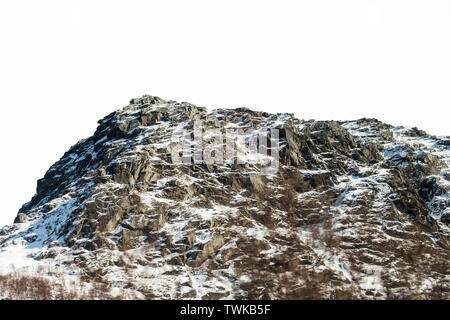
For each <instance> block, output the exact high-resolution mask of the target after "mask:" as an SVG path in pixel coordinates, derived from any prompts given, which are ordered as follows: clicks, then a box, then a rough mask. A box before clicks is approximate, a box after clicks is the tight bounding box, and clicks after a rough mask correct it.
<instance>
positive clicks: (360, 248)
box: [0, 96, 450, 299]
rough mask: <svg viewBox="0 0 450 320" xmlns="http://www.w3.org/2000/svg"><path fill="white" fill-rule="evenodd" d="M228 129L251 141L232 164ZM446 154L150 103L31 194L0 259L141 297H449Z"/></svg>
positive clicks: (400, 139)
mask: <svg viewBox="0 0 450 320" xmlns="http://www.w3.org/2000/svg"><path fill="white" fill-rule="evenodd" d="M196 126H197V127H198V126H201V127H200V129H199V131H198V132H197V131H196V128H197V127H196ZM228 130H235V132H238V131H239V130H241V131H239V132H241V133H242V134H241V136H242V139H237V140H233V141H232V144H231V146H232V147H233V149H232V150H236V152H235V153H233V154H232V156H231V157H227V155H228V154H227V151H228V150H231V149H228V148H229V146H230V145H227V143H228V140H229V139H228V137H229V136H228V135H227V132H229V131H228ZM236 130H237V131H236ZM271 130H272V131H271ZM198 133H200V134H201V135H202V140H201V141H200V145H199V146H200V147H201V149H202V150H203V160H205V159H206V155H205V150H208V148H211V147H210V144H209V143H210V141H213V140H214V139H216V140H217V139H219V141H220V143H219V144H218V145H219V148H215V149H211V152H210V154H209V155H210V156H211V157H212V156H213V155H214V156H213V157H215V159H217V158H218V157H219V155H220V156H222V157H223V158H224V161H221V162H220V161H219V162H217V161H216V162H214V163H205V161H200V162H196V161H195V160H196V153H195V149H193V147H192V145H193V144H195V143H196V142H195V141H196V140H195V139H196V135H197V134H198ZM275 133H276V135H278V137H277V136H276V135H275ZM261 134H262V135H267V136H268V142H267V146H264V145H263V147H265V149H259V148H260V147H261V145H262V143H263V142H262V141H263V140H261V139H260V137H261ZM258 135H259V136H258ZM255 137H259V138H255ZM252 139H256V140H257V141H258V143H257V144H256V145H255V146H256V147H257V148H258V150H266V151H267V150H268V153H267V154H265V155H262V154H260V153H258V152H256V153H255V150H253V149H251V147H250V146H251V144H250V145H248V143H249V141H253V140H252ZM216 140H214V141H216ZM186 141H187V143H188V151H189V152H191V151H192V153H188V154H187V156H186V155H185V154H184V153H183V154H181V153H180V154H179V155H180V157H181V159H184V160H189V161H185V162H183V163H175V162H174V156H175V155H176V156H178V152H175V151H174V150H176V149H175V148H177V147H178V146H179V145H180V143H186ZM448 141H449V139H448V138H445V137H434V136H430V135H428V134H426V133H425V132H423V131H420V130H418V129H417V128H403V127H394V126H391V125H388V124H385V123H382V122H380V121H378V120H376V119H365V118H364V119H360V120H355V121H341V122H338V121H312V120H309V121H305V120H300V119H297V118H295V116H294V115H293V114H287V113H279V114H269V113H266V112H256V111H252V110H250V109H246V108H238V109H217V110H214V111H211V112H209V111H208V110H207V109H206V108H202V107H197V106H195V105H192V104H189V103H186V102H182V103H178V102H175V101H165V100H163V99H161V98H159V97H153V96H143V97H142V98H138V99H132V100H131V101H130V104H129V105H128V106H126V107H125V108H123V109H121V110H119V111H116V112H113V113H111V114H110V115H108V116H106V117H105V118H103V119H102V120H100V121H99V124H98V128H97V130H96V131H95V133H94V135H93V136H91V137H89V138H87V139H84V140H81V141H80V142H78V143H77V144H76V145H75V146H73V147H71V148H70V150H69V151H68V152H66V153H65V154H64V156H63V157H62V158H61V159H60V160H59V161H58V162H56V163H55V164H54V165H53V166H52V167H51V168H50V169H49V170H48V171H47V173H46V174H45V176H44V178H42V179H41V180H39V181H38V184H37V190H36V195H35V196H34V197H33V198H32V200H31V201H30V202H28V203H27V204H25V205H24V206H23V207H22V208H21V209H20V211H19V214H18V215H17V217H16V220H15V223H14V224H13V225H10V226H6V227H4V228H3V229H2V230H1V231H0V261H2V258H1V257H2V255H4V256H5V255H7V254H9V253H10V252H12V251H14V252H22V253H23V254H24V255H25V257H24V259H23V260H24V261H26V263H25V262H24V265H26V266H28V267H29V266H35V265H37V264H40V263H46V264H49V265H51V266H52V267H54V268H57V269H58V268H59V269H62V270H65V272H72V273H76V274H80V275H85V276H88V278H89V279H90V281H103V282H106V283H109V284H110V285H111V287H112V288H123V287H124V286H125V285H126V286H128V288H132V290H134V292H136V293H137V294H138V296H140V297H143V298H145V297H146V298H155V297H156V298H203V299H207V298H250V299H261V298H266V299H301V298H411V297H430V296H432V297H439V298H445V297H447V298H448V297H449V296H448V294H449V290H450V286H449V281H448V280H449V279H448V265H447V263H448V260H449V259H448V258H449V235H450V233H449V223H450V209H449V208H450V206H449V198H448V193H449V184H450V182H449V181H450V173H449V172H450V171H449V168H448V166H449V164H450V149H449V144H448V143H447V142H448ZM264 143H266V142H264ZM215 146H217V143H216V144H215ZM275 146H279V148H278V149H276V153H275ZM256 147H255V148H256ZM183 150H184V151H186V150H185V149H183ZM275 156H276V161H275V162H274V161H273V160H274V159H275ZM271 161H272V163H276V164H277V168H276V169H277V170H276V172H272V173H265V172H264V171H263V167H264V164H267V163H270V162H271ZM124 257H126V258H124ZM0 265H1V262H0ZM93 274H95V278H94V277H91V275H93ZM99 278H100V279H99ZM125 279H128V280H127V281H128V282H127V281H125ZM130 279H132V280H130ZM126 282H127V283H126Z"/></svg>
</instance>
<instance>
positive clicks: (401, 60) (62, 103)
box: [0, 0, 450, 226]
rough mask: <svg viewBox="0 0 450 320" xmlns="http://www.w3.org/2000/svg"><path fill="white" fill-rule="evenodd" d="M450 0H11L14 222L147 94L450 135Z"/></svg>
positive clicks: (7, 65)
mask: <svg viewBox="0 0 450 320" xmlns="http://www.w3.org/2000/svg"><path fill="white" fill-rule="evenodd" d="M449 57H450V1H449V0H442V1H439V0H426V1H425V0H424V1H415V0H407V1H402V0H387V1H377V0H355V1H348V0H340V1H335V0H330V1H325V0H314V1H313V0H310V1H302V0H295V1H287V0H277V1H264V0H258V1H252V0H246V1H242V0H239V1H235V0H227V1H214V0H205V1H200V0H190V1H185V0H182V1H174V0H163V1H148V0H146V1H134V0H127V1H114V0H108V1H102V0H89V1H83V0H77V1H70V0H67V1H60V0H58V1H48V0H41V1H32V0H27V1H26V0H14V1H13V0H5V1H1V2H0V108H1V115H2V117H1V120H2V121H1V125H0V134H1V137H2V139H1V150H2V152H1V157H0V167H1V168H2V182H1V183H0V189H1V190H0V194H1V201H2V208H1V210H0V226H2V225H4V224H7V223H12V221H13V220H14V217H15V215H16V214H17V212H18V210H19V208H20V207H21V205H22V204H23V203H25V202H27V201H29V200H30V199H31V197H32V196H33V194H34V192H35V188H36V181H37V179H39V178H42V177H43V176H44V174H45V172H46V170H47V169H48V168H49V167H50V166H51V165H52V164H53V163H54V162H56V161H57V160H58V159H59V158H60V157H61V156H62V155H63V154H64V152H65V151H66V150H68V149H69V147H70V146H71V145H73V144H75V143H76V142H77V141H79V140H81V139H82V138H86V137H88V136H90V135H92V134H93V132H94V131H95V128H96V126H97V121H98V120H99V119H101V118H103V117H104V116H106V115H107V114H109V113H111V112H113V111H115V110H117V109H119V108H121V107H123V106H125V105H127V104H128V102H129V100H130V99H131V98H134V97H140V96H142V95H144V94H150V95H156V96H159V97H161V98H163V99H167V100H177V101H188V102H191V103H194V104H196V105H199V106H206V107H208V108H210V109H214V108H236V107H249V108H252V109H256V110H263V111H268V112H293V113H295V114H296V116H297V117H299V118H302V119H317V120H328V119H334V120H345V119H357V118H361V117H374V118H378V119H380V120H382V121H385V122H388V123H391V124H394V125H405V126H417V127H419V128H420V129H423V130H425V131H428V132H429V133H431V134H436V135H450V129H449V125H448V119H449V111H448V109H449V105H450V58H449Z"/></svg>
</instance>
